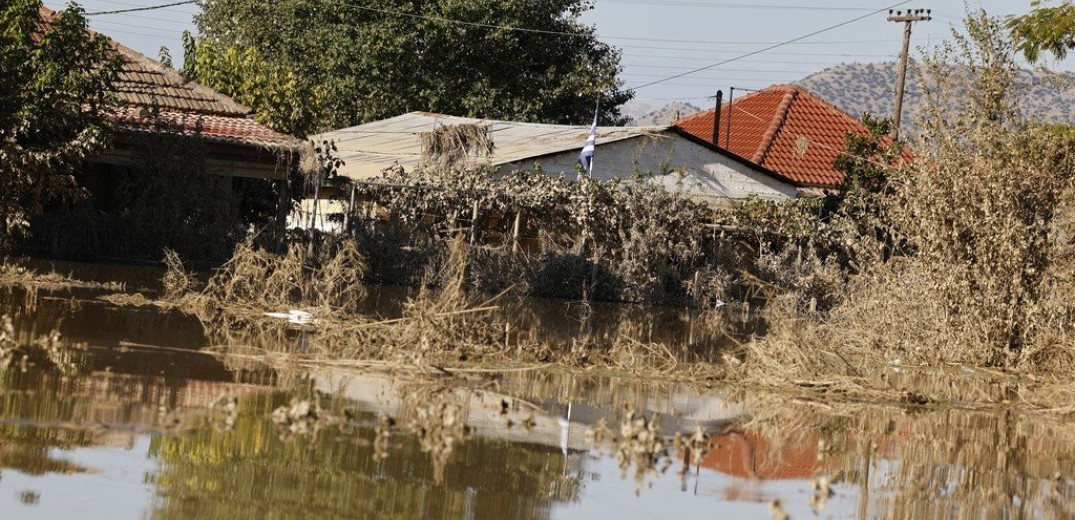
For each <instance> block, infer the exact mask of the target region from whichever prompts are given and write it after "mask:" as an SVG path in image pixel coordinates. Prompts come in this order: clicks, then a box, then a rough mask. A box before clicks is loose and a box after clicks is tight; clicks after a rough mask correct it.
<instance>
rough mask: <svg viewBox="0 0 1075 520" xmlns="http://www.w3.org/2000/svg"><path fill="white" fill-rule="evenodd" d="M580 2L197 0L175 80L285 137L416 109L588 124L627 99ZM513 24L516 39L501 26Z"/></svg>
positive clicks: (611, 52)
mask: <svg viewBox="0 0 1075 520" xmlns="http://www.w3.org/2000/svg"><path fill="white" fill-rule="evenodd" d="M591 7H592V4H590V3H589V2H588V1H586V0H477V1H467V2H463V1H459V0H415V1H409V0H408V1H402V0H374V1H372V2H366V3H363V4H361V5H359V4H345V3H336V2H322V1H318V0H280V1H276V2H268V3H267V2H262V1H259V0H204V1H203V2H202V9H203V12H202V14H201V15H199V16H198V17H197V24H198V28H199V30H200V33H201V34H200V35H199V38H198V41H197V42H192V43H196V44H194V45H186V46H185V47H187V51H188V56H187V58H186V59H187V62H188V63H192V64H193V65H188V66H187V68H186V72H187V73H188V74H190V73H193V74H194V75H196V78H197V79H198V80H199V81H201V82H203V83H205V84H207V85H209V86H211V87H213V88H216V89H219V90H221V91H223V92H225V93H227V94H229V95H232V96H234V97H235V98H236V99H238V100H239V101H241V102H244V103H247V104H249V105H251V106H252V107H253V108H254V109H255V110H257V112H258V113H259V117H260V118H262V121H263V122H265V123H267V124H269V125H271V126H274V127H276V128H278V129H281V130H285V131H289V132H292V133H296V134H307V133H311V132H313V131H319V130H326V129H333V128H340V127H345V126H349V125H353V124H358V123H363V122H367V121H371V120H376V119H381V118H385V117H391V116H395V115H399V114H401V113H404V112H407V111H413V110H428V111H434V112H442V113H450V114H454V115H461V116H475V117H489V118H500V119H515V120H522V121H536V122H546V123H578V124H582V123H586V122H588V121H589V117H590V116H589V113H590V111H591V110H592V109H593V108H592V107H593V104H594V100H595V99H596V98H597V97H598V96H599V95H600V96H601V99H602V117H603V119H604V121H605V122H608V123H617V122H621V117H620V112H619V106H620V105H622V104H623V103H624V102H626V101H627V100H628V99H630V97H631V95H632V94H631V93H630V92H626V91H623V90H620V88H621V86H622V85H621V83H620V81H619V80H618V79H617V78H616V75H617V73H618V72H619V70H620V66H619V60H620V52H619V51H618V50H616V49H614V48H612V47H610V46H608V45H606V44H604V43H601V42H599V41H598V40H597V39H596V36H595V30H594V28H592V27H590V26H586V25H584V24H582V23H581V22H580V21H579V16H580V15H581V14H582V13H583V12H584V11H586V10H588V9H590V8H591ZM505 27H519V28H526V29H529V30H527V31H520V30H510V29H506V28H505Z"/></svg>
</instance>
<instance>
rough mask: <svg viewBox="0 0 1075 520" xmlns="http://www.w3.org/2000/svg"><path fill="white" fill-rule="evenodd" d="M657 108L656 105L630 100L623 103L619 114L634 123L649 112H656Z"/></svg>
mask: <svg viewBox="0 0 1075 520" xmlns="http://www.w3.org/2000/svg"><path fill="white" fill-rule="evenodd" d="M657 108H658V107H657V105H652V104H649V103H643V102H641V101H638V100H635V99H632V100H630V101H628V102H626V103H624V104H623V106H621V107H620V113H621V114H623V115H624V116H626V117H629V118H630V119H631V120H632V121H634V120H636V119H638V118H640V117H642V116H644V115H646V114H648V113H650V112H653V111H654V110H657Z"/></svg>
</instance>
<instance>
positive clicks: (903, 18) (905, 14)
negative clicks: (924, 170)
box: [888, 9, 933, 140]
mask: <svg viewBox="0 0 1075 520" xmlns="http://www.w3.org/2000/svg"><path fill="white" fill-rule="evenodd" d="M932 19H933V18H932V17H930V10H929V9H915V10H913V11H912V10H907V11H893V10H891V9H890V10H889V11H888V21H890V22H902V23H903V52H901V53H900V72H899V76H900V77H899V78H898V79H897V83H896V113H895V114H894V115H893V117H892V120H893V121H892V138H893V139H896V140H899V138H900V120H901V119H903V89H904V87H905V86H906V84H907V58H908V53H909V51H910V47H911V24H913V23H915V22H928V21H930V20H932Z"/></svg>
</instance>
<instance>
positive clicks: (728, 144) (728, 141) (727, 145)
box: [724, 87, 735, 151]
mask: <svg viewBox="0 0 1075 520" xmlns="http://www.w3.org/2000/svg"><path fill="white" fill-rule="evenodd" d="M734 101H735V87H728V125H727V127H726V128H725V129H724V134H725V135H724V149H725V150H728V151H731V150H732V108H733V107H732V102H734Z"/></svg>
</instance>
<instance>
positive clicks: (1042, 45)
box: [1007, 0, 1075, 61]
mask: <svg viewBox="0 0 1075 520" xmlns="http://www.w3.org/2000/svg"><path fill="white" fill-rule="evenodd" d="M1047 3H1048V2H1047V0H1046V1H1043V0H1034V2H1032V3H1031V5H1032V6H1033V7H1034V8H1033V9H1032V10H1031V11H1030V12H1029V13H1027V14H1025V15H1022V16H1013V17H1010V18H1008V21H1007V25H1008V29H1009V30H1010V31H1011V33H1012V36H1013V37H1014V38H1015V40H1016V42H1017V45H1018V46H1019V50H1020V51H1021V52H1022V53H1023V55H1024V56H1026V59H1028V60H1030V61H1038V60H1039V59H1040V58H1041V54H1042V53H1043V52H1044V53H1049V54H1052V55H1053V56H1055V57H1056V58H1057V59H1061V60H1062V59H1064V58H1065V57H1066V56H1067V53H1068V51H1069V50H1070V49H1072V48H1075V4H1071V3H1070V2H1064V3H1061V4H1058V5H1054V6H1049V5H1046V4H1047Z"/></svg>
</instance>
